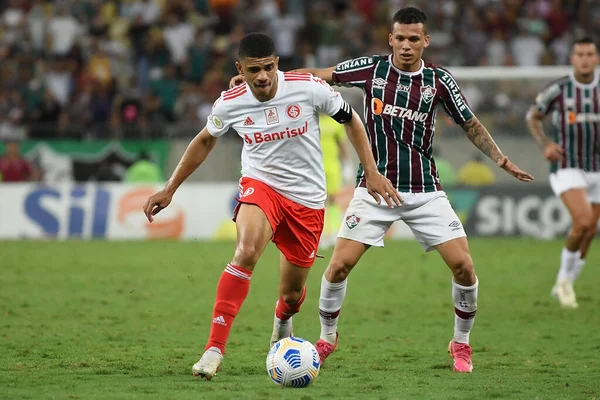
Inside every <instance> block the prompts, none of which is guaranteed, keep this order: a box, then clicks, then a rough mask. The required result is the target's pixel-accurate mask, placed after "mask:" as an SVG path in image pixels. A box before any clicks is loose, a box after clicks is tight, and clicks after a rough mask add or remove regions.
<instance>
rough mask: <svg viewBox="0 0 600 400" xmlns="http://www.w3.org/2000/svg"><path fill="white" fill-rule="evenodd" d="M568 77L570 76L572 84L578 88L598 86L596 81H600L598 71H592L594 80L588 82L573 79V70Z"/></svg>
mask: <svg viewBox="0 0 600 400" xmlns="http://www.w3.org/2000/svg"><path fill="white" fill-rule="evenodd" d="M569 78H571V81H572V82H573V84H574V85H575V86H577V87H578V88H580V89H593V88H595V87H596V86H598V82H599V81H600V73H599V72H598V71H594V80H593V81H591V82H590V83H581V82H579V81H577V79H575V73H574V72H573V71H571V72H570V73H569Z"/></svg>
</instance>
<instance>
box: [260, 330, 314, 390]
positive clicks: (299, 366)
mask: <svg viewBox="0 0 600 400" xmlns="http://www.w3.org/2000/svg"><path fill="white" fill-rule="evenodd" d="M320 368H321V361H320V359H319V353H317V349H315V346H313V345H312V343H310V342H308V341H306V340H304V339H300V338H297V337H288V338H285V339H281V340H280V341H279V342H277V343H275V344H274V345H273V347H271V350H270V351H269V354H268V355H267V372H268V373H269V376H270V377H271V380H272V381H273V382H275V383H276V384H278V385H280V386H285V387H295V388H302V387H306V386H308V385H310V384H311V383H312V381H314V380H315V378H316V377H317V375H318V374H319V369H320Z"/></svg>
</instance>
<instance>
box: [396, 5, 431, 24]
mask: <svg viewBox="0 0 600 400" xmlns="http://www.w3.org/2000/svg"><path fill="white" fill-rule="evenodd" d="M396 22H397V23H399V24H406V25H409V24H419V23H421V24H423V26H425V23H426V22H427V15H426V14H425V13H424V12H423V11H421V10H419V9H418V8H416V7H406V8H401V9H400V10H398V11H396V14H394V18H392V25H394V24H395V23H396Z"/></svg>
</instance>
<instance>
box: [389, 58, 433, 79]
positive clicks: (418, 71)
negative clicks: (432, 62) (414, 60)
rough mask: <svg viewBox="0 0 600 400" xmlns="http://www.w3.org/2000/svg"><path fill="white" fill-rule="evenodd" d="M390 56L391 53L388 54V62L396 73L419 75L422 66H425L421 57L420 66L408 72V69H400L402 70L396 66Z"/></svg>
mask: <svg viewBox="0 0 600 400" xmlns="http://www.w3.org/2000/svg"><path fill="white" fill-rule="evenodd" d="M392 56H393V54H390V55H389V56H388V62H389V63H390V65H391V66H392V68H394V70H395V71H396V72H397V73H399V74H402V75H407V76H414V75H419V74H421V73H422V72H423V67H425V63H424V62H423V59H421V68H419V69H418V70H416V71H415V72H408V71H402V70H400V69H398V68H396V66H395V65H394V63H393V62H392Z"/></svg>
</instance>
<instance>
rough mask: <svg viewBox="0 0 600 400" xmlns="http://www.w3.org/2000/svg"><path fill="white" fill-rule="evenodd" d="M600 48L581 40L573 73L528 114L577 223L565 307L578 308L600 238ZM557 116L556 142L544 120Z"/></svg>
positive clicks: (562, 296) (568, 247)
mask: <svg viewBox="0 0 600 400" xmlns="http://www.w3.org/2000/svg"><path fill="white" fill-rule="evenodd" d="M598 62H599V57H598V48H597V47H596V44H595V43H594V41H593V40H592V39H591V38H581V39H579V40H577V41H576V42H575V43H574V45H573V49H572V52H571V65H572V66H573V71H572V72H571V73H570V74H569V75H568V76H565V77H563V78H560V79H558V80H556V81H554V82H552V83H551V84H550V85H548V86H547V87H546V88H545V89H544V90H542V91H541V92H540V93H539V94H538V96H537V98H536V100H535V104H534V105H533V106H532V107H531V109H530V110H529V112H528V113H527V126H528V127H529V131H530V132H531V134H532V135H533V137H534V138H535V139H536V141H537V142H538V144H539V145H540V147H541V149H542V151H543V154H544V157H545V158H546V160H548V161H549V162H550V186H551V187H552V190H553V191H554V194H555V195H556V196H559V197H560V198H561V200H562V201H563V203H564V204H565V206H566V207H567V209H568V210H569V213H570V214H571V218H572V219H573V225H572V227H571V229H570V230H569V234H568V236H567V240H566V243H565V247H564V248H563V249H562V254H561V262H560V269H559V271H558V276H557V277H556V284H555V285H554V287H553V288H552V295H554V296H556V297H557V298H558V300H559V302H560V304H561V305H562V306H563V307H566V308H576V307H577V298H576V296H575V290H574V289H573V283H574V282H575V280H576V279H577V277H578V276H579V273H580V272H581V270H582V268H583V265H584V264H585V256H586V255H587V253H588V250H589V248H590V245H591V243H592V240H593V239H594V237H595V236H596V231H597V226H598V219H599V218H600V154H599V152H600V148H599V147H598V145H599V141H598V139H600V138H599V137H598V135H599V133H598V132H599V131H600V74H599V73H598V72H597V71H596V66H597V65H598ZM549 114H552V124H553V135H552V138H549V137H547V136H546V135H545V134H544V129H543V126H542V121H543V119H544V118H545V117H546V116H547V115H549Z"/></svg>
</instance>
